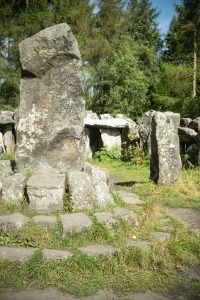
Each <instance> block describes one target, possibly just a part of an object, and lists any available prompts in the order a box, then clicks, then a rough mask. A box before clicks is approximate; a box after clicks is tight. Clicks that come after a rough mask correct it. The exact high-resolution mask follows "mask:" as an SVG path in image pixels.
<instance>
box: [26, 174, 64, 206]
mask: <svg viewBox="0 0 200 300" xmlns="http://www.w3.org/2000/svg"><path fill="white" fill-rule="evenodd" d="M65 183H66V176H65V174H61V173H59V172H57V171H55V170H53V169H47V170H43V171H40V172H35V173H34V174H33V175H32V176H31V177H30V178H29V179H28V181H27V195H28V199H29V203H30V208H31V209H33V210H35V211H37V212H49V211H52V210H56V209H62V208H63V200H64V194H65Z"/></svg>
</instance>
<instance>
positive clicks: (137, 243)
mask: <svg viewBox="0 0 200 300" xmlns="http://www.w3.org/2000/svg"><path fill="white" fill-rule="evenodd" d="M124 243H125V245H126V246H127V247H131V248H139V249H142V250H144V251H149V250H150V249H151V243H150V242H147V241H141V240H125V241H124Z"/></svg>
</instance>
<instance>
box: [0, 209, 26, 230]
mask: <svg viewBox="0 0 200 300" xmlns="http://www.w3.org/2000/svg"><path fill="white" fill-rule="evenodd" d="M28 221H29V218H28V217H25V216H24V215H22V214H20V213H14V214H11V215H6V216H0V228H1V229H2V230H13V231H19V230H20V229H21V228H22V227H23V226H24V225H25V224H26V223H27V222H28Z"/></svg>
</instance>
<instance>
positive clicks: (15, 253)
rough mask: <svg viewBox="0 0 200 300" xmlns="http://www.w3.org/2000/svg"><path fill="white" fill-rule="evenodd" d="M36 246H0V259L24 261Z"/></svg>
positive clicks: (35, 249)
mask: <svg viewBox="0 0 200 300" xmlns="http://www.w3.org/2000/svg"><path fill="white" fill-rule="evenodd" d="M37 250H38V249H37V248H17V247H0V259H1V260H10V261H20V262H26V261H27V260H29V258H30V257H31V256H32V255H33V254H34V253H35V252H36V251H37Z"/></svg>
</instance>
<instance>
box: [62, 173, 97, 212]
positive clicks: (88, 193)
mask: <svg viewBox="0 0 200 300" xmlns="http://www.w3.org/2000/svg"><path fill="white" fill-rule="evenodd" d="M67 179H68V180H67V181H68V188H69V193H70V201H71V202H72V205H73V208H77V209H80V208H93V207H94V205H95V192H94V187H93V184H92V180H91V177H90V176H89V175H88V174H87V173H86V172H80V171H69V172H68V173H67Z"/></svg>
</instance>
